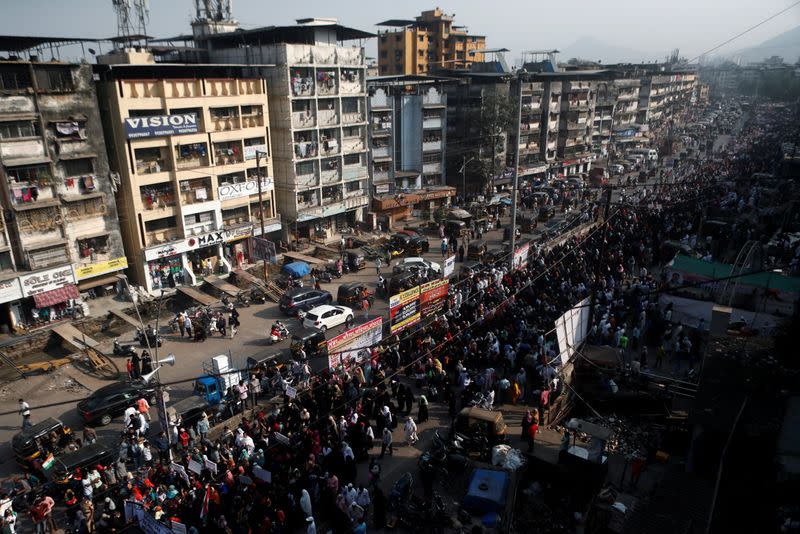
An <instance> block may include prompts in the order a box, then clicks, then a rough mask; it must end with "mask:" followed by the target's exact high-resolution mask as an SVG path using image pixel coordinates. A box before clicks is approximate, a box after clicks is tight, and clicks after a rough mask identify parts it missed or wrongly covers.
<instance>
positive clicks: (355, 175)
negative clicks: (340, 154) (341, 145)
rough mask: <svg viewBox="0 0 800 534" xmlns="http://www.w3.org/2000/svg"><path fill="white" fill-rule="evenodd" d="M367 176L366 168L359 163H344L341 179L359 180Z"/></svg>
mask: <svg viewBox="0 0 800 534" xmlns="http://www.w3.org/2000/svg"><path fill="white" fill-rule="evenodd" d="M366 177H367V168H366V167H364V166H363V165H361V164H360V163H359V164H358V165H349V166H347V165H345V167H344V168H343V169H342V179H343V180H345V181H347V180H359V179H364V178H366Z"/></svg>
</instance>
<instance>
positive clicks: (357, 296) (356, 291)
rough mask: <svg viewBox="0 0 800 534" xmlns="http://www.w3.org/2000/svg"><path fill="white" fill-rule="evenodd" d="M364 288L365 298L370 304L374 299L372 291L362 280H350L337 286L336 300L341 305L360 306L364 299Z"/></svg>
mask: <svg viewBox="0 0 800 534" xmlns="http://www.w3.org/2000/svg"><path fill="white" fill-rule="evenodd" d="M364 290H366V291H367V300H369V304H370V306H372V301H373V300H374V299H375V295H374V293H371V292H370V291H369V289H368V288H367V285H366V284H365V283H363V282H350V283H348V284H342V285H340V286H339V291H338V292H337V294H336V302H337V303H339V304H341V305H342V306H350V307H351V308H356V309H357V308H360V307H361V302H362V301H363V300H364Z"/></svg>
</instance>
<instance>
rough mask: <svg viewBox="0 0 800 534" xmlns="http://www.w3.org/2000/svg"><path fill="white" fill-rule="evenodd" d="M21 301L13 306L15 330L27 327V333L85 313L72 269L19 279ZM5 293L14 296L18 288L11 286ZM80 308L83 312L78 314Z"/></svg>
mask: <svg viewBox="0 0 800 534" xmlns="http://www.w3.org/2000/svg"><path fill="white" fill-rule="evenodd" d="M17 283H18V284H19V296H20V297H21V298H20V299H18V300H16V301H15V302H12V303H10V306H9V312H10V319H11V324H12V326H19V325H25V327H26V328H27V329H30V328H35V327H37V326H41V325H45V324H48V323H51V322H54V321H61V320H68V319H72V318H74V317H75V315H76V313H79V314H83V313H85V310H84V309H83V307H82V305H81V304H80V303H78V302H77V301H78V300H79V299H80V297H81V295H80V292H79V291H78V286H77V279H76V278H75V271H74V270H73V267H72V265H61V266H59V267H55V268H52V269H46V270H43V271H37V272H34V273H25V274H22V275H20V276H19V278H18V279H17ZM4 285H5V286H6V288H5V290H4V293H6V295H7V296H12V295H11V293H15V295H13V296H16V290H17V288H16V286H14V284H13V283H12V284H11V286H9V284H8V283H5V284H4ZM77 308H80V311H77Z"/></svg>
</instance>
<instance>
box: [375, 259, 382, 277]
mask: <svg viewBox="0 0 800 534" xmlns="http://www.w3.org/2000/svg"><path fill="white" fill-rule="evenodd" d="M381 265H382V263H381V259H380V257H378V258H375V274H376V275H378V276H380V275H381Z"/></svg>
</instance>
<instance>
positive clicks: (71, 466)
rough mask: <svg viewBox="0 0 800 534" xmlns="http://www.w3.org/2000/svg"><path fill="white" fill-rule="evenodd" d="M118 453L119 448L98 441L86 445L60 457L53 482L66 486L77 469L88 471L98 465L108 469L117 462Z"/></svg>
mask: <svg viewBox="0 0 800 534" xmlns="http://www.w3.org/2000/svg"><path fill="white" fill-rule="evenodd" d="M118 452H119V450H118V448H117V447H113V446H111V445H106V444H104V443H100V442H99V441H98V442H96V443H90V444H89V445H84V446H83V447H81V448H80V449H78V450H77V451H75V452H71V453H69V454H64V455H62V456H58V457H57V458H56V462H55V465H54V466H53V481H54V482H55V483H56V484H66V483H68V482H69V477H70V476H71V475H72V474H73V473H75V470H76V469H80V470H81V471H86V470H87V468H89V467H94V466H96V465H98V464H99V465H102V466H103V467H108V466H109V465H110V464H111V463H113V462H115V461H116V459H117V455H118Z"/></svg>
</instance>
